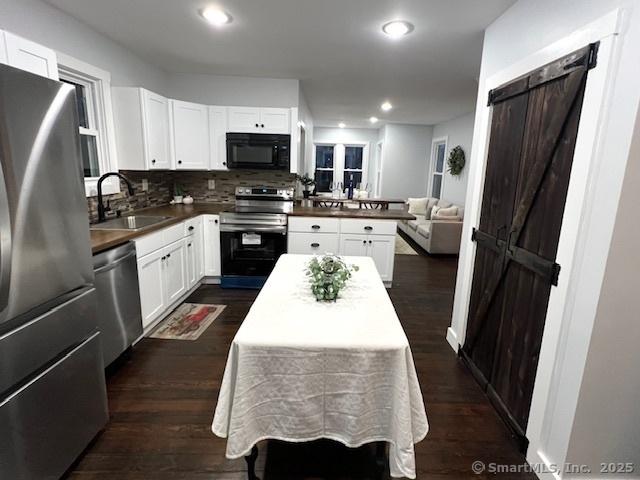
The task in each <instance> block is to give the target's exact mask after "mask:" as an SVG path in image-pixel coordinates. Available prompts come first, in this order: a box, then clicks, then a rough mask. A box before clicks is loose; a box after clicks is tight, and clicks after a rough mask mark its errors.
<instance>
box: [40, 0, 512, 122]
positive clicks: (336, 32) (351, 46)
mask: <svg viewBox="0 0 640 480" xmlns="http://www.w3.org/2000/svg"><path fill="white" fill-rule="evenodd" d="M46 1H47V2H48V3H50V4H52V5H55V6H57V7H58V8H60V9H61V10H63V11H66V12H67V13H69V14H71V15H73V16H74V17H76V18H78V19H80V20H82V21H83V22H85V23H87V24H88V25H89V26H91V27H93V28H94V29H95V30H98V31H100V32H102V33H103V34H105V35H107V36H108V37H111V38H112V39H114V40H115V41H117V42H119V43H120V44H122V45H124V46H125V47H127V48H128V49H130V50H132V51H133V52H135V53H136V54H138V55H139V56H140V57H142V58H144V59H145V60H147V61H149V62H150V63H153V64H155V65H157V66H159V67H161V68H163V69H165V70H168V71H175V72H188V73H212V74H220V75H247V76H253V77H275V78H298V79H300V80H301V86H302V90H303V92H304V95H305V97H306V99H307V103H308V104H309V107H310V109H311V111H312V114H313V117H314V120H315V122H316V124H317V125H324V126H335V125H336V124H337V123H338V122H339V121H344V122H345V123H347V125H349V126H369V125H368V122H367V119H368V118H369V117H370V116H371V115H375V116H377V117H379V118H380V119H381V121H382V122H387V121H388V122H401V123H418V124H435V123H439V122H442V121H445V120H449V119H451V118H454V117H456V116H459V115H462V114H464V113H468V112H470V111H472V110H473V108H474V104H475V97H476V94H477V80H476V79H477V76H478V74H479V69H480V58H481V53H482V38H483V30H484V28H485V27H486V26H488V25H489V24H490V23H491V22H492V21H493V20H494V19H495V18H497V17H498V16H499V15H500V14H501V13H502V12H504V11H505V10H506V9H507V8H508V7H509V6H510V5H512V4H513V3H515V0H397V1H393V0H212V2H207V0H108V1H105V0H46ZM216 3H217V4H218V5H219V6H221V7H222V8H223V9H224V10H226V11H228V12H229V13H230V14H231V15H232V16H233V18H234V22H233V23H232V24H230V25H227V26H225V27H223V28H219V29H216V28H212V27H210V26H209V25H208V24H206V23H205V22H204V21H203V20H202V18H201V17H200V16H199V15H198V10H199V9H201V8H202V7H204V6H206V5H209V4H216ZM396 18H402V19H406V20H409V21H410V22H412V23H413V24H414V25H415V30H414V32H413V33H412V34H410V35H409V36H407V37H404V38H403V39H401V40H391V39H389V38H387V37H386V36H384V34H382V32H381V29H380V28H381V26H382V24H383V23H385V22H386V21H389V20H392V19H396ZM387 99H388V100H389V101H391V102H392V103H393V105H394V109H393V110H392V111H391V112H389V113H384V112H381V111H380V110H379V105H380V104H381V103H382V102H383V101H384V100H387Z"/></svg>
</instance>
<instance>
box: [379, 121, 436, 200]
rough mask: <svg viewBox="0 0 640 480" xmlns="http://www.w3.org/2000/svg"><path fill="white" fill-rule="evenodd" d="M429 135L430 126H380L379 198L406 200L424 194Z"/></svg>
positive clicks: (427, 168) (426, 180) (429, 144)
mask: <svg viewBox="0 0 640 480" xmlns="http://www.w3.org/2000/svg"><path fill="white" fill-rule="evenodd" d="M432 137H433V127H431V126H426V125H401V124H388V125H385V126H384V127H382V142H383V146H382V151H383V163H382V192H381V196H382V197H386V198H404V199H406V198H408V197H420V196H425V195H426V193H427V182H428V171H429V158H430V151H431V139H432Z"/></svg>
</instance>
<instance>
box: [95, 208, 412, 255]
mask: <svg viewBox="0 0 640 480" xmlns="http://www.w3.org/2000/svg"><path fill="white" fill-rule="evenodd" d="M229 210H233V205H232V204H229V203H194V204H193V205H165V206H162V207H151V208H144V209H142V210H135V211H133V212H127V213H126V214H125V215H132V214H135V215H152V216H156V215H159V216H165V217H171V218H170V219H167V220H165V221H164V222H160V223H157V224H155V225H153V226H151V227H149V228H145V229H142V230H138V231H136V232H133V231H128V230H91V251H92V252H93V253H98V252H102V251H104V250H108V249H109V248H112V247H116V246H118V245H122V244H123V243H126V242H128V241H129V240H132V239H134V238H138V237H142V236H143V235H147V234H149V233H151V232H155V231H157V230H161V229H163V228H166V227H168V226H170V225H173V224H176V223H180V222H183V221H185V220H187V219H189V218H193V217H197V216H198V215H204V214H210V215H217V214H219V213H220V212H224V211H229ZM289 215H290V216H298V217H329V218H369V219H378V220H413V219H414V218H415V217H414V216H413V215H411V214H409V213H407V211H406V210H391V209H390V210H369V209H359V208H358V209H355V208H345V209H340V208H321V207H301V206H299V205H296V206H295V207H294V210H293V212H292V213H289Z"/></svg>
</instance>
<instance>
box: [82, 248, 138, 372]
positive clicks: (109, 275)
mask: <svg viewBox="0 0 640 480" xmlns="http://www.w3.org/2000/svg"><path fill="white" fill-rule="evenodd" d="M93 272H94V274H95V277H96V278H95V287H96V293H97V317H98V328H99V329H100V332H101V335H100V338H101V340H102V357H103V359H104V366H105V367H106V366H107V365H109V364H110V363H111V362H113V361H114V360H115V359H116V358H118V356H119V355H120V354H121V353H122V352H124V351H125V350H126V349H127V348H129V347H130V346H131V344H132V343H133V342H134V341H135V340H136V339H137V338H138V337H139V336H140V335H142V312H141V310H140V291H139V289H138V264H137V262H136V246H135V244H134V243H133V242H128V243H125V244H124V245H121V246H119V247H115V248H112V249H111V250H107V251H105V252H101V253H98V254H96V255H94V256H93Z"/></svg>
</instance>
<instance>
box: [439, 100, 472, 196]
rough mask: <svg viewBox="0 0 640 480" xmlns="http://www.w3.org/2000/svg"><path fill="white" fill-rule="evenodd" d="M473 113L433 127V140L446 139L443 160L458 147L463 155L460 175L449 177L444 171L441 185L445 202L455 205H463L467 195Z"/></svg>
mask: <svg viewBox="0 0 640 480" xmlns="http://www.w3.org/2000/svg"><path fill="white" fill-rule="evenodd" d="M474 120H475V113H473V112H472V113H468V114H467V115H463V116H461V117H457V118H454V119H453V120H449V121H448V122H443V123H440V124H438V125H434V126H433V138H434V139H435V138H442V137H446V138H447V152H446V154H445V158H449V153H451V150H452V149H453V148H454V147H457V146H458V145H459V146H461V147H462V149H463V150H464V153H465V158H466V165H465V167H464V169H463V170H462V173H461V174H460V175H458V176H453V175H451V174H450V173H449V172H448V171H446V170H447V169H446V166H445V174H444V181H443V185H442V194H441V195H440V196H441V197H442V198H444V199H445V200H449V201H450V202H453V203H455V204H456V205H464V201H465V197H466V195H467V181H468V180H469V159H470V158H471V141H472V139H473V123H474Z"/></svg>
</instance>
